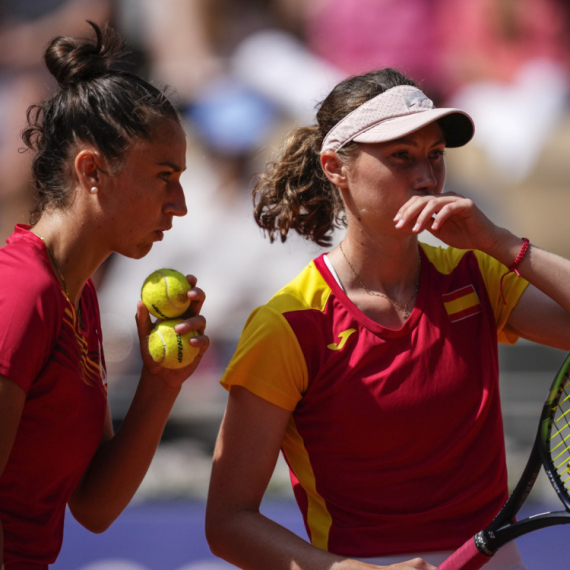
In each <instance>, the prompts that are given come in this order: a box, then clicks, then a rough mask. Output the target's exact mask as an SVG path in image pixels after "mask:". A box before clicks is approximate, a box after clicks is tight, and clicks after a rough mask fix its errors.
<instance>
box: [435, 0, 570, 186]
mask: <svg viewBox="0 0 570 570" xmlns="http://www.w3.org/2000/svg"><path fill="white" fill-rule="evenodd" d="M439 2H440V5H441V18H440V23H441V38H442V47H443V53H444V54H445V65H446V76H447V77H448V81H447V89H448V91H447V93H446V95H447V97H448V99H449V100H450V102H451V104H453V105H458V106H461V107H462V108H464V109H465V110H467V111H468V112H470V113H471V114H472V116H473V118H474V119H475V124H476V126H477V128H476V134H475V138H474V140H473V142H474V144H475V145H479V146H480V147H481V148H482V149H483V150H484V152H485V153H486V154H487V157H488V159H489V161H490V162H491V164H493V165H494V167H495V168H497V169H498V170H499V171H500V172H501V173H502V175H503V176H505V177H506V178H507V179H509V180H511V181H512V182H518V181H521V180H524V178H525V177H526V176H528V174H529V173H530V172H531V170H532V168H533V167H534V166H535V164H536V161H537V160H538V159H539V157H540V154H541V152H542V149H543V147H544V144H545V143H546V141H547V140H548V138H549V137H550V136H551V135H552V133H553V132H554V130H555V129H556V128H557V126H558V125H559V123H560V120H561V118H562V117H563V116H564V114H565V113H566V112H567V110H568V108H567V98H568V93H569V67H568V57H569V53H570V45H569V31H570V30H569V28H568V19H567V8H565V6H564V5H563V3H562V2H559V1H558V0H439Z"/></svg>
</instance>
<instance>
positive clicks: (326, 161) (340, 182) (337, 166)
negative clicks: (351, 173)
mask: <svg viewBox="0 0 570 570" xmlns="http://www.w3.org/2000/svg"><path fill="white" fill-rule="evenodd" d="M321 166H322V168H323V172H324V173H325V176H326V177H327V178H328V179H329V180H330V181H331V182H332V183H333V184H334V185H335V186H336V187H337V188H347V187H348V179H347V176H346V167H345V166H343V164H342V163H341V162H340V160H339V159H338V156H337V155H336V152H334V151H333V150H325V152H323V154H321Z"/></svg>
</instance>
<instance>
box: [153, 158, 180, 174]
mask: <svg viewBox="0 0 570 570" xmlns="http://www.w3.org/2000/svg"><path fill="white" fill-rule="evenodd" d="M156 165H157V166H168V168H172V170H174V172H184V171H185V170H186V166H185V167H184V168H181V167H180V166H178V165H177V164H174V162H170V161H169V160H165V161H163V162H157V163H156Z"/></svg>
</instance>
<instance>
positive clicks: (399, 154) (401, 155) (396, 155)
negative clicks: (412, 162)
mask: <svg viewBox="0 0 570 570" xmlns="http://www.w3.org/2000/svg"><path fill="white" fill-rule="evenodd" d="M392 156H393V157H394V158H398V159H400V160H407V159H408V158H410V153H409V152H408V151H407V150H399V151H397V152H395V153H393V154H392Z"/></svg>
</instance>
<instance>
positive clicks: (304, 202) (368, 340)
mask: <svg viewBox="0 0 570 570" xmlns="http://www.w3.org/2000/svg"><path fill="white" fill-rule="evenodd" d="M472 135H473V124H472V121H471V119H470V118H469V116H468V115H467V114H465V113H463V112H461V111H459V110H457V109H437V108H434V105H433V103H432V102H431V101H430V99H429V98H428V97H427V96H426V95H424V93H422V92H421V91H420V90H419V89H418V88H417V87H416V86H415V84H414V83H413V81H411V80H410V79H408V78H406V77H405V76H403V75H402V74H400V73H399V72H397V71H396V70H393V69H384V70H380V71H376V72H371V73H368V74H366V75H362V76H358V77H353V78H350V79H347V80H345V81H343V82H341V83H340V84H339V85H337V86H336V87H335V88H334V89H333V91H332V92H331V93H330V95H329V96H328V97H327V98H326V99H325V100H324V101H323V102H322V104H321V106H320V108H319V111H318V113H317V124H316V125H314V126H311V127H307V128H301V129H299V130H297V131H296V132H295V133H293V135H292V136H291V137H290V139H289V140H288V141H287V144H286V146H285V148H284V150H283V153H282V155H281V157H280V158H279V159H278V160H277V161H276V162H275V163H272V164H270V165H269V166H268V168H267V170H266V171H265V172H264V173H263V174H262V175H261V176H260V178H259V180H258V182H257V184H256V187H255V190H254V195H255V198H256V207H255V218H256V221H257V223H258V224H259V225H260V226H261V227H262V228H264V230H266V231H267V232H268V234H269V237H270V239H271V240H273V239H275V238H276V237H277V236H278V237H279V238H280V239H281V240H282V241H285V239H286V237H287V234H288V232H289V231H290V230H294V231H296V232H298V233H300V234H301V235H303V236H304V237H306V238H307V239H310V240H312V241H314V242H316V243H318V244H321V245H327V244H329V243H330V240H331V237H330V236H331V233H332V232H333V230H334V228H335V227H337V226H338V225H339V224H341V223H345V225H346V227H347V231H346V235H345V237H344V239H343V240H342V241H341V242H340V243H339V244H338V245H336V247H334V248H333V249H332V250H331V251H330V252H329V253H328V254H324V255H322V256H320V257H318V258H317V259H315V260H313V261H312V262H311V263H310V264H309V265H308V266H307V267H306V268H305V269H304V270H303V271H302V272H301V273H300V274H299V275H298V276H297V277H295V278H294V279H293V280H292V281H291V282H290V283H289V284H287V285H286V286H285V287H284V288H283V289H281V290H280V291H279V292H278V293H277V294H276V295H275V296H274V297H273V298H272V299H271V300H270V301H269V302H268V303H267V304H265V305H264V306H262V307H259V308H258V309H256V310H255V311H254V312H253V313H252V315H251V316H250V318H249V319H248V321H247V323H246V325H245V328H244V330H243V333H242V337H241V339H240V342H239V344H238V347H237V350H236V352H235V354H234V356H233V358H232V360H231V362H230V364H229V366H228V368H227V371H226V373H225V375H224V377H223V379H222V384H223V386H224V387H226V388H227V389H228V390H229V401H228V405H227V410H226V414H225V417H224V420H223V422H222V426H221V429H220V434H219V438H218V443H217V447H216V452H215V456H214V466H213V473H212V480H211V486H210V496H209V501H208V509H207V520H206V529H207V536H208V539H209V542H210V546H211V548H212V550H213V552H214V553H215V554H217V555H218V556H220V557H222V558H224V559H226V560H228V561H229V562H231V563H232V564H235V565H236V566H238V567H240V568H247V569H260V570H266V569H267V568H271V569H272V570H279V569H288V570H290V569H293V568H295V569H303V570H308V569H311V570H316V569H318V570H321V569H322V570H324V569H332V568H334V569H335V570H340V569H343V570H345V569H346V570H348V569H351V570H352V569H354V570H356V569H361V568H362V569H364V568H385V567H387V568H393V569H398V570H411V569H416V570H431V569H433V568H435V567H436V566H437V565H438V564H439V563H440V562H441V561H443V560H444V559H445V558H446V557H447V556H448V555H449V553H450V552H451V551H453V550H455V549H456V548H458V547H459V546H461V545H462V544H463V542H464V541H465V540H467V539H468V538H469V537H470V536H472V535H473V534H475V533H476V532H478V531H479V530H481V529H482V528H484V527H485V526H486V525H487V524H488V523H489V522H490V521H491V519H492V518H493V517H494V515H495V514H496V512H497V511H498V509H499V508H500V507H501V505H502V504H503V502H504V501H505V499H506V498H507V494H508V490H507V470H506V461H505V449H504V437H503V427H502V418H501V410H500V401H499V386H498V349H497V343H498V342H505V343H514V342H516V340H517V339H518V338H519V337H523V338H526V339H529V340H532V341H535V342H539V343H542V344H546V345H549V346H553V347H556V348H560V349H564V350H569V349H570V316H569V314H568V311H569V310H570V262H568V261H566V260H565V259H561V258H559V257H557V256H555V255H552V254H550V253H548V252H546V251H543V250H541V249H539V248H538V247H535V246H533V245H530V244H529V241H528V240H527V239H526V238H522V237H520V236H517V235H514V234H512V233H511V232H510V231H508V230H507V229H504V228H501V227H498V226H496V225H495V224H494V223H493V222H492V221H490V220H489V219H488V218H487V217H486V216H485V215H484V214H483V213H482V212H481V210H479V208H477V206H476V205H475V204H474V203H473V202H472V201H471V200H468V199H466V198H464V197H462V196H459V195H457V194H454V193H449V192H445V191H444V182H445V159H444V153H445V152H446V149H447V148H449V147H460V146H462V145H464V144H466V143H467V142H468V141H469V140H470V139H471V137H472ZM424 230H427V231H429V232H430V233H431V234H433V235H434V236H435V237H436V238H439V239H440V240H441V241H442V242H444V243H445V244H446V245H447V246H448V247H446V248H441V247H434V246H431V245H427V244H424V243H420V242H419V241H418V234H419V233H420V232H422V231H424ZM280 450H282V451H283V454H284V457H285V459H286V461H287V463H288V465H289V467H290V471H291V479H292V483H293V487H294V491H295V496H296V499H297V502H298V505H299V508H300V510H301V512H302V515H303V518H304V522H305V526H306V530H307V534H308V537H309V541H310V543H309V542H306V541H305V540H303V539H301V538H299V537H297V536H296V535H294V534H293V533H291V532H289V531H288V530H286V529H285V528H283V527H281V526H280V525H278V524H276V523H274V522H273V521H271V520H269V519H267V518H266V517H264V516H263V515H262V514H261V513H260V511H259V507H260V503H261V500H262V497H263V494H264V492H265V489H266V486H267V484H268V482H269V480H270V477H271V475H272V472H273V469H274V466H275V462H276V460H277V457H278V453H279V451H280ZM485 568H486V569H488V570H515V569H516V570H523V569H524V568H525V567H524V565H523V563H522V561H521V558H520V556H519V553H518V551H517V548H516V545H515V544H514V543H511V544H510V545H508V546H506V547H504V548H503V549H502V550H501V551H499V553H498V554H497V555H496V556H495V557H494V558H492V559H491V560H490V562H489V563H488V564H487V566H485Z"/></svg>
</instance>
